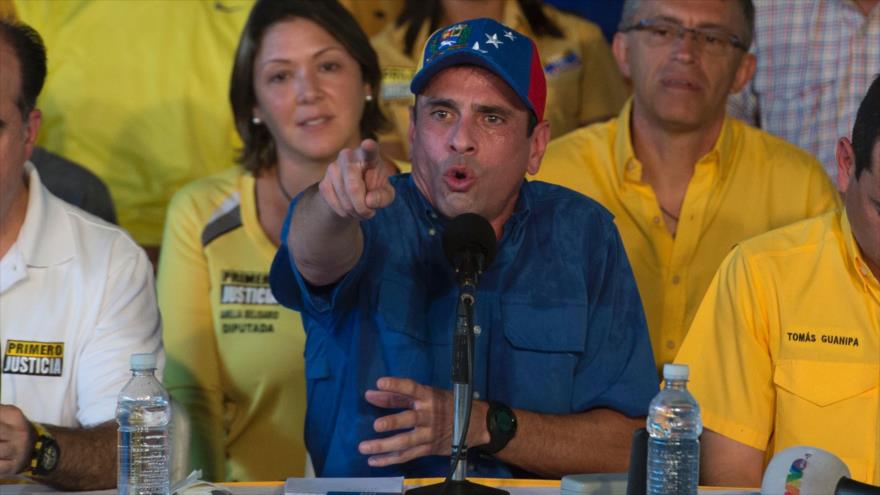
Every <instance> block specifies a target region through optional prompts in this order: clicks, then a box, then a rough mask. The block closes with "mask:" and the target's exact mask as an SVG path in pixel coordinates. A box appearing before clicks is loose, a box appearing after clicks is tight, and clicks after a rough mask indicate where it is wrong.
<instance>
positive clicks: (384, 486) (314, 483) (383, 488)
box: [284, 476, 403, 495]
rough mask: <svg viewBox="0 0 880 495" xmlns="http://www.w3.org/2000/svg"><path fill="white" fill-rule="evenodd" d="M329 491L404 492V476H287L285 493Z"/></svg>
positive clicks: (304, 494)
mask: <svg viewBox="0 0 880 495" xmlns="http://www.w3.org/2000/svg"><path fill="white" fill-rule="evenodd" d="M327 492H372V493H403V476H399V477H396V478H287V482H285V483H284V495H324V494H325V493H327Z"/></svg>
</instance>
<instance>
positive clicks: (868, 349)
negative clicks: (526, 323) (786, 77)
mask: <svg viewBox="0 0 880 495" xmlns="http://www.w3.org/2000/svg"><path fill="white" fill-rule="evenodd" d="M837 163H838V185H839V186H840V189H841V190H843V191H844V193H845V196H846V198H845V209H843V210H841V211H838V212H832V213H828V214H826V215H823V216H820V217H817V218H813V219H810V220H806V221H803V222H800V223H797V224H794V225H790V226H787V227H785V228H782V229H779V230H775V231H773V232H769V233H767V234H764V235H761V236H759V237H756V238H754V239H751V240H749V241H747V242H744V243H743V244H741V245H740V246H739V247H737V248H736V249H735V250H734V251H733V252H732V253H731V254H730V256H729V257H728V258H727V259H726V260H725V261H724V263H723V264H722V265H721V268H720V269H719V270H718V274H717V275H716V276H715V279H714V280H713V281H712V285H711V286H710V287H709V290H708V291H707V293H706V299H705V300H704V301H703V303H702V304H701V305H700V309H699V310H698V311H697V315H696V317H695V318H694V324H693V327H691V331H690V333H689V335H688V337H687V339H686V340H685V342H684V345H683V346H682V349H681V353H680V354H679V355H678V357H677V358H676V361H678V362H681V363H686V364H688V365H689V366H690V368H691V383H690V385H689V388H690V389H691V391H692V392H693V394H694V396H695V397H696V398H697V400H698V401H699V403H700V406H701V408H702V412H703V424H704V426H705V428H706V429H705V430H704V431H703V437H702V464H701V466H700V468H701V469H700V471H701V474H702V481H703V483H704V484H721V485H736V486H758V485H760V483H761V472H762V470H763V468H764V465H765V463H766V461H767V459H768V458H770V457H771V456H772V455H773V454H775V453H776V452H778V451H780V450H782V449H785V448H787V447H791V446H794V445H810V446H815V447H819V448H823V449H825V450H828V451H830V452H832V453H834V454H835V455H837V456H838V457H840V458H841V459H842V460H843V462H844V463H846V465H847V466H848V467H849V470H850V473H851V474H852V477H853V478H854V479H856V480H859V481H863V482H867V483H872V484H877V483H878V482H880V78H878V79H876V80H875V81H874V83H873V84H872V85H871V88H870V89H869V90H868V94H867V96H866V97H865V99H864V100H863V101H862V104H861V108H860V109H859V111H858V114H857V115H856V122H855V126H854V127H853V136H852V143H850V141H849V140H847V139H846V138H843V139H841V140H840V141H839V143H838V145H837Z"/></svg>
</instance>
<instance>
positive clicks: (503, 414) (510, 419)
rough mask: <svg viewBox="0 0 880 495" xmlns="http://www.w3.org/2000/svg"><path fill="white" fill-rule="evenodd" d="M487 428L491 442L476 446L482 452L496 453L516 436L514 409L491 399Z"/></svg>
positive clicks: (487, 415)
mask: <svg viewBox="0 0 880 495" xmlns="http://www.w3.org/2000/svg"><path fill="white" fill-rule="evenodd" d="M486 429H487V430H489V443H487V444H485V445H480V446H478V447H476V450H477V451H478V452H480V453H481V454H488V455H494V454H496V453H498V452H499V451H500V450H501V449H503V448H504V447H506V446H507V444H508V442H510V441H511V440H512V439H513V437H515V436H516V414H514V412H513V409H511V408H510V407H509V406H507V405H506V404H502V403H501V402H495V401H490V402H489V411H488V412H487V413H486Z"/></svg>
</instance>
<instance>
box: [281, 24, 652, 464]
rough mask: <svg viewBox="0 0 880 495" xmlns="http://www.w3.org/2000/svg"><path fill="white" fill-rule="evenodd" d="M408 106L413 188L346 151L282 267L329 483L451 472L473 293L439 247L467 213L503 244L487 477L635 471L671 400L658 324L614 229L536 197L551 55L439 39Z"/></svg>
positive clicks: (489, 290) (582, 209)
mask: <svg viewBox="0 0 880 495" xmlns="http://www.w3.org/2000/svg"><path fill="white" fill-rule="evenodd" d="M411 89H412V91H413V93H415V94H416V95H417V97H416V104H415V107H414V108H413V116H412V124H411V127H410V140H411V143H412V150H413V151H412V161H413V173H412V175H399V176H395V177H392V178H390V179H389V178H388V177H387V176H385V175H384V174H383V173H382V170H383V167H381V166H380V164H381V159H380V158H379V156H378V146H377V144H376V143H375V142H373V141H370V140H366V141H364V142H363V143H362V144H361V146H360V147H359V148H358V149H356V150H344V151H342V152H341V153H340V154H339V157H338V159H337V161H336V162H334V163H333V164H331V165H330V166H329V167H328V169H327V172H326V174H325V176H324V178H323V179H322V180H321V182H320V183H319V184H317V185H316V186H313V187H311V188H310V189H307V190H306V191H304V192H303V193H302V194H301V195H300V196H299V197H298V198H297V199H295V200H294V202H293V203H292V204H291V207H290V213H289V214H288V218H287V220H286V221H285V226H284V230H283V232H282V240H283V243H282V245H281V248H280V249H279V251H278V254H277V256H276V258H275V261H274V263H273V266H272V271H271V276H270V280H271V283H272V288H273V291H274V293H275V296H276V297H277V299H278V300H279V301H280V302H281V303H282V304H284V305H286V306H289V307H291V308H294V309H297V310H299V311H301V312H302V313H303V317H304V321H305V326H306V332H307V334H308V337H307V341H306V351H305V358H306V378H307V381H308V400H309V403H308V412H307V416H306V431H305V435H306V443H307V446H308V448H309V452H310V454H311V456H312V460H313V462H314V465H315V469H316V472H317V473H318V475H319V476H389V475H403V476H407V477H421V476H442V475H446V474H447V471H448V470H449V460H448V457H440V456H448V455H449V454H450V450H451V447H450V446H451V443H452V439H451V436H452V423H453V421H452V417H453V412H452V411H453V399H452V394H451V392H449V389H450V388H451V377H450V366H451V360H452V359H451V351H452V334H453V329H454V326H455V314H456V304H457V292H458V285H457V283H456V280H455V275H454V273H453V270H452V268H451V267H450V266H448V263H447V261H446V260H445V257H444V255H443V250H442V247H441V236H442V232H443V231H444V228H445V226H446V224H447V219H450V218H454V217H455V216H457V215H459V214H461V213H465V212H470V213H478V214H479V215H481V216H483V217H485V218H486V219H487V220H488V221H489V223H490V224H491V226H492V227H493V229H494V231H495V234H496V238H497V239H498V253H497V255H496V257H495V260H494V261H493V262H492V264H491V265H490V266H489V267H488V269H487V270H486V272H485V273H484V274H483V275H482V276H481V278H480V285H479V288H478V290H477V292H476V301H477V302H476V307H475V317H474V318H475V323H476V325H477V330H478V336H477V337H476V343H475V351H474V355H475V358H474V366H473V373H474V382H473V387H474V391H475V393H474V396H475V398H476V399H478V400H475V401H474V405H473V412H472V415H471V422H470V426H469V428H470V430H469V434H468V439H467V444H468V445H470V446H482V447H479V448H477V449H472V450H470V451H469V452H468V454H469V456H468V457H469V459H468V460H469V465H470V469H469V471H470V473H471V474H472V475H474V476H490V477H510V476H535V475H540V476H548V477H559V476H562V475H564V474H567V473H578V472H596V471H623V470H625V469H626V465H627V460H628V455H629V443H630V437H631V434H632V431H633V430H634V429H635V428H637V427H639V426H640V425H642V424H644V419H643V416H644V415H645V414H646V413H647V406H648V403H649V401H650V399H651V398H652V397H653V395H654V394H655V393H656V391H657V378H656V372H655V368H654V361H653V358H652V353H651V349H650V343H649V340H648V334H647V330H646V325H645V319H644V314H643V311H642V307H641V302H640V300H639V295H638V292H637V290H636V286H635V282H634V280H633V276H632V272H631V270H630V267H629V263H628V261H627V259H626V255H625V253H624V250H623V246H622V244H621V241H620V237H619V235H618V233H617V230H616V228H615V227H614V224H613V223H612V217H611V215H610V214H609V213H608V212H607V211H606V210H604V209H603V208H602V207H601V206H599V205H598V204H597V203H595V202H593V201H591V200H589V199H587V198H585V197H584V196H581V195H579V194H577V193H575V192H573V191H570V190H568V189H564V188H561V187H557V186H552V185H549V184H544V183H539V182H535V183H527V182H525V181H524V180H523V178H524V176H525V173H526V172H530V173H535V172H536V171H537V169H538V166H539V164H540V161H541V158H542V156H543V153H544V148H545V146H546V144H547V141H548V140H549V137H550V129H549V125H548V124H547V122H546V121H544V120H543V112H544V102H545V97H546V87H545V81H544V75H543V71H541V63H540V60H539V59H538V55H537V50H536V49H535V45H534V43H533V42H532V41H531V40H530V39H529V38H527V37H526V36H524V35H522V34H520V33H518V32H516V31H513V30H511V29H509V28H507V27H506V26H503V25H501V24H499V23H497V22H495V21H492V20H489V19H477V20H471V21H467V22H464V23H461V24H456V25H453V26H451V27H448V28H445V29H441V30H439V31H438V32H437V33H435V34H434V35H433V36H431V38H430V39H429V40H428V42H427V44H426V48H425V51H424V60H423V67H422V69H421V70H420V71H419V72H418V73H417V74H416V76H415V77H414V78H413V81H412V85H411ZM501 416H503V417H505V418H508V419H511V418H515V419H514V424H516V425H517V426H516V428H513V429H511V428H506V429H502V428H499V427H498V423H497V421H493V419H495V420H497V419H498V418H499V417H501ZM509 425H510V423H508V426H509Z"/></svg>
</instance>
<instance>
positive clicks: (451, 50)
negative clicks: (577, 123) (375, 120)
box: [410, 17, 547, 122]
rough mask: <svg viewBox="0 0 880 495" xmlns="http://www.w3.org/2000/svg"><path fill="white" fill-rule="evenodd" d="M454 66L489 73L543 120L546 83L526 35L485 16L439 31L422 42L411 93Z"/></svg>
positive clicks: (539, 63)
mask: <svg viewBox="0 0 880 495" xmlns="http://www.w3.org/2000/svg"><path fill="white" fill-rule="evenodd" d="M454 65H477V66H480V67H483V68H485V69H487V70H489V71H491V72H492V73H494V74H495V75H497V76H498V77H500V78H501V79H503V80H504V82H506V83H507V84H508V85H509V86H510V87H511V88H512V89H513V91H514V92H516V94H517V96H519V98H520V100H522V102H523V103H524V104H525V105H526V107H528V108H529V110H531V111H532V112H533V113H534V114H535V117H537V119H538V121H539V122H540V121H542V120H544V105H545V104H546V101H547V81H546V79H545V78H544V69H543V66H542V64H541V58H540V57H539V56H538V48H537V47H536V46H535V42H534V41H532V40H531V38H529V37H528V36H526V35H524V34H522V33H520V32H518V31H515V30H513V29H511V28H509V27H507V26H505V25H504V24H501V23H500V22H498V21H495V20H494V19H488V18H485V17H482V18H479V19H471V20H468V21H464V22H459V23H457V24H453V25H451V26H447V27H445V28H441V29H438V30H437V31H435V32H434V34H432V35H431V37H430V38H428V41H427V42H426V43H425V47H424V49H423V51H422V60H421V67H420V68H419V71H418V72H417V73H416V75H415V77H413V79H412V82H411V83H410V91H412V92H413V94H419V93H421V91H422V90H423V89H425V86H427V85H428V81H430V80H431V78H432V77H434V76H435V75H437V73H438V72H440V71H442V70H443V69H446V68H449V67H452V66H454Z"/></svg>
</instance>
